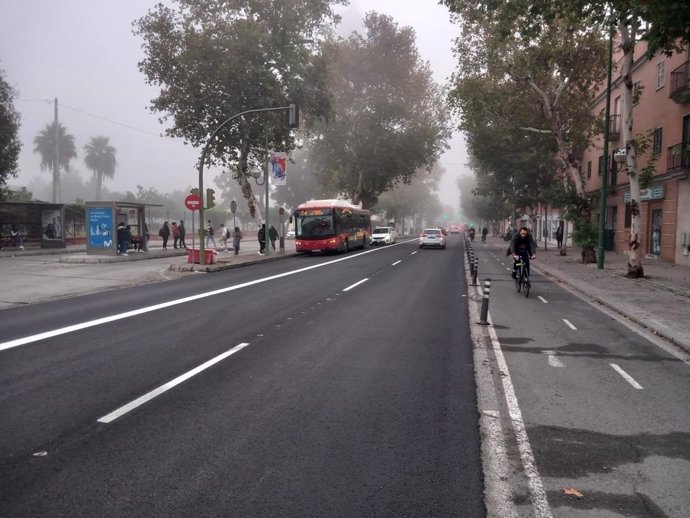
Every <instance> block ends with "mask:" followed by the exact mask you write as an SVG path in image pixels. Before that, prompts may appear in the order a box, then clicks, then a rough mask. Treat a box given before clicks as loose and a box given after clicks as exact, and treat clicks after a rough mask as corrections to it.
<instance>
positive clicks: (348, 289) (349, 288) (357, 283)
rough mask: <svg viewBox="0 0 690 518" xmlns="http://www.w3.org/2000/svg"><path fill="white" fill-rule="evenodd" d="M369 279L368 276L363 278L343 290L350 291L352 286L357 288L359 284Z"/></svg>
mask: <svg viewBox="0 0 690 518" xmlns="http://www.w3.org/2000/svg"><path fill="white" fill-rule="evenodd" d="M368 280H369V279H368V278H366V279H362V280H361V281H359V282H356V283H354V284H351V285H350V286H348V287H347V288H345V289H344V290H343V291H350V290H351V289H352V288H356V287H357V286H359V285H360V284H362V283H364V282H367V281H368Z"/></svg>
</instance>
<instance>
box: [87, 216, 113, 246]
mask: <svg viewBox="0 0 690 518" xmlns="http://www.w3.org/2000/svg"><path fill="white" fill-rule="evenodd" d="M87 210H88V213H87V221H88V222H89V223H88V224H89V229H88V248H102V249H113V247H114V244H113V209H112V208H111V207H87Z"/></svg>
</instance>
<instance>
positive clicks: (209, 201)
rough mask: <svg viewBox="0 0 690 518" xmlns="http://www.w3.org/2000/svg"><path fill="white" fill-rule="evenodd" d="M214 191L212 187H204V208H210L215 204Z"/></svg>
mask: <svg viewBox="0 0 690 518" xmlns="http://www.w3.org/2000/svg"><path fill="white" fill-rule="evenodd" d="M215 194H216V191H214V190H213V189H206V208H207V209H210V208H212V207H215V206H216V198H215V196H214V195H215Z"/></svg>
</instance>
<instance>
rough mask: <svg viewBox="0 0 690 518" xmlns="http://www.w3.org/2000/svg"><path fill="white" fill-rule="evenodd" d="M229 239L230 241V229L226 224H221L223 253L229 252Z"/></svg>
mask: <svg viewBox="0 0 690 518" xmlns="http://www.w3.org/2000/svg"><path fill="white" fill-rule="evenodd" d="M228 239H230V229H229V228H228V227H226V226H225V224H223V223H221V224H220V245H221V246H222V247H223V249H224V250H223V251H224V252H227V251H228Z"/></svg>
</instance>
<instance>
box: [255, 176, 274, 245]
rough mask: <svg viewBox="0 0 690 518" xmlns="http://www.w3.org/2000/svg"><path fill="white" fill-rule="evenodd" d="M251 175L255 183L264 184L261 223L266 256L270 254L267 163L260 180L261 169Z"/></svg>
mask: <svg viewBox="0 0 690 518" xmlns="http://www.w3.org/2000/svg"><path fill="white" fill-rule="evenodd" d="M251 175H252V178H254V181H255V182H256V185H263V186H264V196H265V197H266V198H265V200H266V201H265V204H266V207H265V210H264V212H265V214H264V223H263V225H264V254H266V255H267V256H268V255H270V254H269V250H270V248H271V247H270V246H269V244H268V164H267V165H266V168H265V169H264V173H263V177H264V179H263V181H262V182H260V181H259V178H261V171H252V173H251ZM260 230H261V229H260V228H259V231H260Z"/></svg>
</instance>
